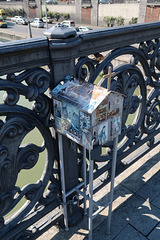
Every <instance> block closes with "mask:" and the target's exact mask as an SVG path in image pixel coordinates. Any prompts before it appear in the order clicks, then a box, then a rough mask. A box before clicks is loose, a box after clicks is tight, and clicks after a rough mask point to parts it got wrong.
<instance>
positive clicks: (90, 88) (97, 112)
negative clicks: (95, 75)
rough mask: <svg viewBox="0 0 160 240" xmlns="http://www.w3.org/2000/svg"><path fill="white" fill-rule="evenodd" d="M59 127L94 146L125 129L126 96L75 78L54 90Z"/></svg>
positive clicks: (71, 135)
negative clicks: (122, 124) (122, 128)
mask: <svg viewBox="0 0 160 240" xmlns="http://www.w3.org/2000/svg"><path fill="white" fill-rule="evenodd" d="M51 95H52V97H53V108H54V109H53V110H54V118H55V129H56V131H57V132H59V133H61V134H63V135H65V136H67V137H68V138H70V139H72V140H73V141H75V142H76V143H78V144H80V145H82V146H84V147H86V148H87V149H92V148H93V145H95V144H99V145H103V144H104V143H106V142H107V141H110V140H112V139H113V138H114V137H115V136H117V135H119V134H120V132H121V118H122V109H123V95H122V94H119V93H116V92H113V91H109V90H108V89H106V88H103V87H100V86H97V85H94V84H92V83H88V82H84V81H80V80H77V79H74V78H71V79H70V80H65V81H62V82H60V83H59V84H58V85H57V86H56V87H55V88H54V89H53V90H52V91H51Z"/></svg>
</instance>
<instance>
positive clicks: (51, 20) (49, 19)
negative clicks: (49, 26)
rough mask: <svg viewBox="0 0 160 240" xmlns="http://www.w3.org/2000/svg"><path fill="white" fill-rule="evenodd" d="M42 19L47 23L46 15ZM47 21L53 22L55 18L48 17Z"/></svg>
mask: <svg viewBox="0 0 160 240" xmlns="http://www.w3.org/2000/svg"><path fill="white" fill-rule="evenodd" d="M42 21H43V22H44V23H46V17H43V18H42ZM47 22H48V23H52V22H53V19H51V18H49V17H47Z"/></svg>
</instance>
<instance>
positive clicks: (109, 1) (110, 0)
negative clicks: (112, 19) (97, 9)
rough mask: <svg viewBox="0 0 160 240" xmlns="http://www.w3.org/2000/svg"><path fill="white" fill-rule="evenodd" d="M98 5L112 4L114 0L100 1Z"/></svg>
mask: <svg viewBox="0 0 160 240" xmlns="http://www.w3.org/2000/svg"><path fill="white" fill-rule="evenodd" d="M98 3H99V4H110V3H112V0H99V1H98Z"/></svg>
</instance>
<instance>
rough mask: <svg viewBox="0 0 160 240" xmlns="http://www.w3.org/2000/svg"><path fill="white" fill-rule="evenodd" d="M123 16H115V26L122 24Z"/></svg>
mask: <svg viewBox="0 0 160 240" xmlns="http://www.w3.org/2000/svg"><path fill="white" fill-rule="evenodd" d="M124 20H125V19H124V18H123V17H116V23H117V26H122V25H124Z"/></svg>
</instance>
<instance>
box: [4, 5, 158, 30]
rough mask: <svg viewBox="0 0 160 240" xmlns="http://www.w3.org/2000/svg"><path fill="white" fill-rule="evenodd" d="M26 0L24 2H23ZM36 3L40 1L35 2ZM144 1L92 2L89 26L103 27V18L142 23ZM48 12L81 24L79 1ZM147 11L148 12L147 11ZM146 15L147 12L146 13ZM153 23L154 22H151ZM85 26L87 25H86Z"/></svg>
mask: <svg viewBox="0 0 160 240" xmlns="http://www.w3.org/2000/svg"><path fill="white" fill-rule="evenodd" d="M25 1H26V0H24V2H25ZM36 1H37V2H38V1H39V2H40V0H36ZM145 3H146V0H141V1H140V3H130V4H127V3H126V4H98V0H94V2H93V4H92V8H91V25H94V26H96V25H97V24H98V26H104V27H105V23H104V22H103V18H104V17H105V16H114V17H119V16H121V17H123V18H124V19H125V24H128V23H129V21H130V20H131V18H132V17H137V18H138V22H141V23H143V22H144V21H145V20H146V21H148V18H147V17H146V16H145V13H146V4H145ZM0 7H1V8H9V7H10V8H12V7H13V8H16V9H18V8H23V3H22V2H20V3H19V2H18V3H17V2H3V3H0ZM40 8H41V7H40ZM47 8H48V10H49V11H52V12H59V13H69V14H70V17H71V19H73V20H74V21H75V22H76V23H81V20H82V8H81V0H76V3H75V4H70V5H67V4H65V5H62V4H58V5H47ZM42 11H45V5H44V4H43V5H42ZM147 11H149V10H148V9H147ZM36 14H37V17H40V16H39V15H40V14H41V13H40V12H38V13H36ZM147 15H148V12H147ZM153 21H154V20H153ZM86 24H87V23H86Z"/></svg>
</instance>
